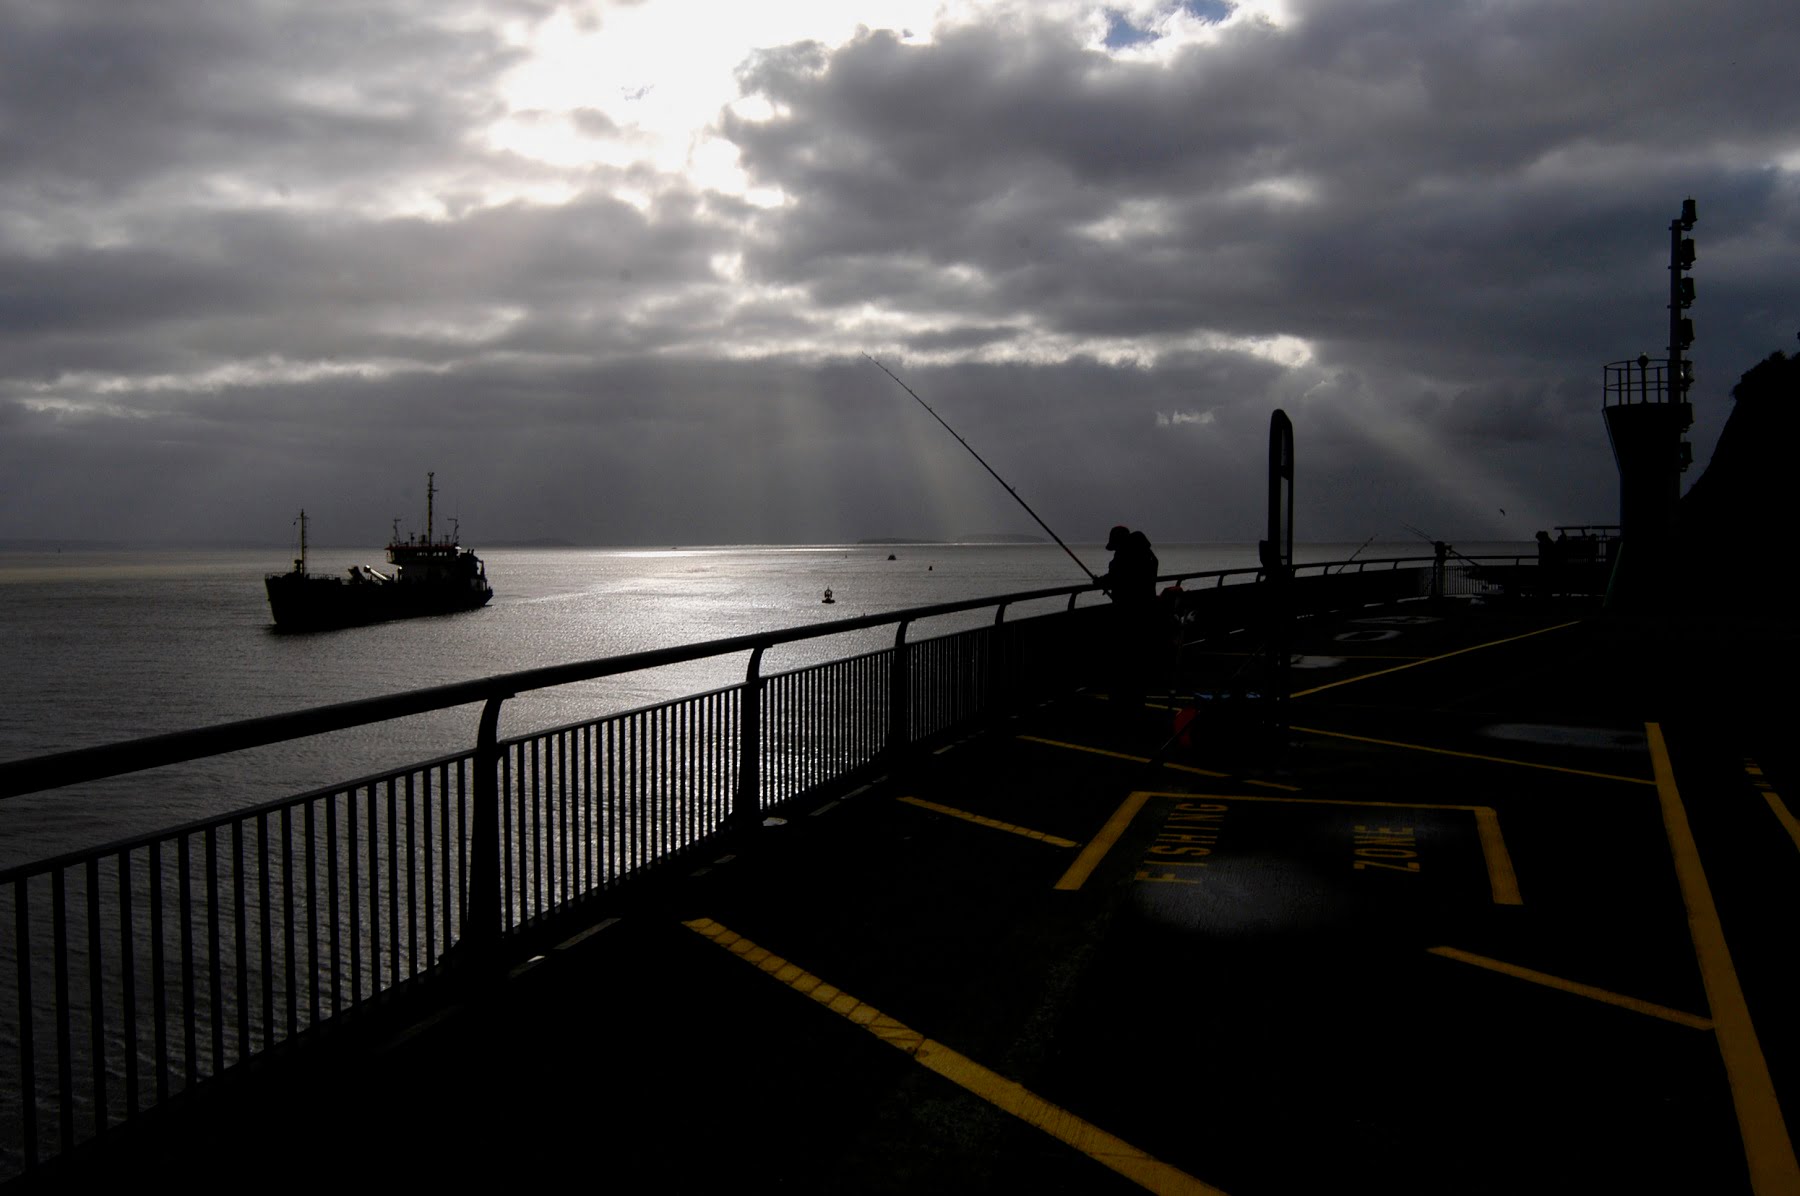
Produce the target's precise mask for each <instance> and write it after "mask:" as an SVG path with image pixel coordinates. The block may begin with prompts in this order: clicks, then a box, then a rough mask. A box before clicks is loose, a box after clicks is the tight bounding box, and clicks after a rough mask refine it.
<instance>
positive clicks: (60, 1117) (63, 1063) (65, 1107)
mask: <svg viewBox="0 0 1800 1196" xmlns="http://www.w3.org/2000/svg"><path fill="white" fill-rule="evenodd" d="M64 871H65V870H64V869H63V868H60V867H58V868H56V869H55V870H53V871H52V872H51V873H50V944H51V948H52V950H53V951H54V952H55V960H54V964H55V969H56V970H55V983H56V1096H57V1111H56V1122H57V1127H58V1129H59V1130H60V1132H61V1135H62V1139H61V1140H62V1149H63V1150H65V1151H66V1150H68V1149H69V1148H70V1147H71V1146H73V1145H74V1144H75V1087H74V1082H73V1080H74V1075H73V1073H74V1070H75V1066H74V1060H73V1058H72V1056H73V1046H72V1044H71V1043H70V1036H71V1035H72V1034H73V1031H72V1030H71V1029H70V1027H69V939H68V935H69V926H68V921H69V919H68V895H67V893H66V891H65V886H66V885H67V883H68V882H67V881H65V880H64V879H63V872H64Z"/></svg>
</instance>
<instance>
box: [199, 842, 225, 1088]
mask: <svg viewBox="0 0 1800 1196" xmlns="http://www.w3.org/2000/svg"><path fill="white" fill-rule="evenodd" d="M201 842H202V843H203V844H204V846H205V848H206V962H207V989H206V992H207V997H208V999H209V1001H210V1002H211V1006H210V1008H209V1009H208V1010H207V1015H208V1017H209V1018H210V1020H211V1022H212V1074H213V1075H215V1076H216V1075H218V1074H219V1072H220V1071H222V1070H223V1069H224V1066H225V1015H224V1006H225V976H224V961H223V960H222V959H221V958H220V954H221V952H220V949H219V940H220V937H221V936H220V934H219V829H218V827H216V826H209V827H207V828H206V832H205V834H204V835H203V836H202V837H201Z"/></svg>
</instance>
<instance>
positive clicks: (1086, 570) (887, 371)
mask: <svg viewBox="0 0 1800 1196" xmlns="http://www.w3.org/2000/svg"><path fill="white" fill-rule="evenodd" d="M863 356H864V357H868V359H869V361H870V363H872V364H873V365H874V366H875V368H876V369H878V370H880V371H881V372H882V373H884V374H886V375H887V376H888V377H890V378H892V379H893V380H894V382H895V383H896V384H897V385H898V386H899V387H900V389H901V390H904V391H905V392H906V393H907V394H909V395H911V396H912V397H913V399H914V400H915V401H916V402H917V403H918V404H919V406H921V407H923V408H925V410H926V411H930V412H931V418H932V419H935V420H937V422H938V423H940V424H943V425H944V431H946V432H948V433H950V435H952V436H955V437H956V443H958V444H960V445H962V446H963V447H964V448H966V449H968V450H969V455H970V456H971V457H973V458H975V459H976V460H977V461H981V467H982V468H983V469H985V470H987V471H988V473H990V474H993V477H994V480H995V481H996V482H999V483H1000V484H1001V485H1002V486H1006V492H1007V493H1008V494H1010V495H1012V496H1013V498H1014V500H1016V501H1017V502H1018V504H1019V505H1020V506H1021V507H1024V508H1025V513H1026V514H1027V515H1029V516H1031V517H1032V518H1033V519H1037V525H1038V526H1039V527H1041V528H1043V529H1044V530H1045V531H1047V532H1050V538H1051V539H1052V540H1055V541H1056V545H1057V547H1058V548H1061V549H1062V550H1063V551H1064V552H1066V553H1068V554H1069V559H1070V560H1072V561H1074V562H1075V564H1076V566H1077V567H1079V568H1080V569H1081V571H1082V572H1083V573H1085V574H1087V576H1088V580H1089V581H1091V582H1094V583H1096V584H1098V583H1099V581H1100V579H1099V578H1098V577H1096V576H1094V571H1093V570H1092V569H1089V568H1088V567H1087V566H1086V565H1084V564H1082V562H1081V558H1080V557H1078V556H1076V555H1075V552H1074V550H1073V549H1071V548H1070V547H1069V546H1068V545H1067V544H1064V543H1063V541H1062V537H1061V536H1059V535H1057V534H1056V533H1055V532H1053V531H1050V525H1049V524H1048V523H1045V522H1044V521H1043V520H1042V519H1039V518H1038V513H1037V512H1036V511H1034V510H1032V509H1031V504H1030V503H1028V502H1026V501H1025V500H1024V499H1022V498H1020V497H1019V492H1018V491H1017V490H1014V489H1013V488H1012V487H1011V486H1007V485H1006V479H1005V478H1003V477H1001V476H1000V475H999V474H997V473H994V467H993V466H992V465H989V464H988V463H987V462H986V461H982V459H981V454H980V453H978V452H976V451H975V449H974V447H973V446H971V445H970V444H969V442H968V441H966V440H964V439H963V438H962V437H961V436H960V435H959V434H958V433H957V431H956V429H955V428H952V427H951V426H950V425H949V424H948V423H945V422H944V417H943V416H941V415H939V414H938V413H937V412H935V411H932V410H931V404H930V403H927V402H926V401H925V400H924V399H921V398H919V393H918V392H917V391H915V390H914V389H913V388H912V387H910V386H908V385H907V384H906V383H904V382H901V381H900V376H899V375H898V374H896V373H894V371H893V370H890V369H888V368H887V367H886V366H885V365H882V364H881V363H880V362H879V361H876V360H875V359H874V358H873V357H869V355H868V354H867V353H864V354H863Z"/></svg>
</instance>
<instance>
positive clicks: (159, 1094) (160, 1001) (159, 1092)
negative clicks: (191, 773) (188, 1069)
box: [147, 839, 169, 1103]
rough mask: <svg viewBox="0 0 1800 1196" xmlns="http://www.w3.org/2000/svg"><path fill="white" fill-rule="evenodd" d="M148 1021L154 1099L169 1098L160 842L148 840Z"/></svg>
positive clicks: (167, 1025)
mask: <svg viewBox="0 0 1800 1196" xmlns="http://www.w3.org/2000/svg"><path fill="white" fill-rule="evenodd" d="M147 867H148V868H149V871H150V1018H151V1027H150V1034H151V1041H152V1042H153V1043H154V1046H153V1047H152V1050H153V1051H154V1052H155V1053H156V1099H157V1101H158V1102H159V1103H160V1102H162V1101H165V1100H168V1099H169V994H168V991H167V990H166V988H165V987H164V986H165V985H166V984H167V983H168V979H167V977H166V976H165V974H164V973H165V970H166V969H165V965H164V960H163V869H162V840H161V839H152V840H150V859H149V861H148V864H147Z"/></svg>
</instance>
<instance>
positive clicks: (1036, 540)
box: [857, 532, 1050, 545]
mask: <svg viewBox="0 0 1800 1196" xmlns="http://www.w3.org/2000/svg"><path fill="white" fill-rule="evenodd" d="M857 543H858V544H869V545H876V544H880V545H888V544H1048V543H1050V541H1048V540H1046V539H1045V538H1044V537H1042V536H1032V535H1027V534H1025V533H1022V532H976V533H974V534H972V535H964V536H957V537H955V538H954V539H950V540H918V539H912V538H909V537H906V536H873V537H870V538H869V539H866V540H858V541H857Z"/></svg>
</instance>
